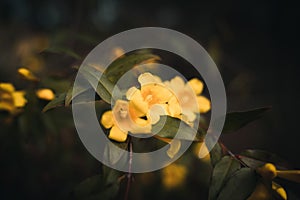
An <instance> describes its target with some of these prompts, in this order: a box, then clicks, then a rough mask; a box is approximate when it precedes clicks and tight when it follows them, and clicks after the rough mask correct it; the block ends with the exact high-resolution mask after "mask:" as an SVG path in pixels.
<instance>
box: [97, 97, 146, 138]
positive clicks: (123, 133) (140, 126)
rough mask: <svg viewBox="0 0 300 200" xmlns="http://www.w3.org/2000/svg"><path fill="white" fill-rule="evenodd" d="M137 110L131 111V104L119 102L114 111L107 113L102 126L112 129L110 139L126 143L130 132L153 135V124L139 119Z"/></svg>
mask: <svg viewBox="0 0 300 200" xmlns="http://www.w3.org/2000/svg"><path fill="white" fill-rule="evenodd" d="M136 116H137V115H136V113H135V110H130V109H129V103H128V102H127V101H123V100H117V101H116V104H115V106H114V108H113V110H112V111H107V112H105V113H104V114H103V115H102V117H101V124H102V125H103V126H104V127H105V128H106V129H109V128H111V130H110V132H109V135H108V138H110V139H112V140H115V141H118V142H124V141H125V140H126V139H127V134H128V132H131V133H151V124H150V123H149V122H148V120H147V119H142V118H137V117H136Z"/></svg>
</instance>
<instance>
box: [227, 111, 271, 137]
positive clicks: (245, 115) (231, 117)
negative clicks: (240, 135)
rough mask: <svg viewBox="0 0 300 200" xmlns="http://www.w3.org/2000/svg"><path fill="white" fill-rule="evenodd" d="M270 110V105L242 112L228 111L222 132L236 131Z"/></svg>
mask: <svg viewBox="0 0 300 200" xmlns="http://www.w3.org/2000/svg"><path fill="white" fill-rule="evenodd" d="M268 110H270V108H269V107H266V108H258V109H253V110H248V111H242V112H231V113H227V114H226V119H225V124H224V127H223V131H222V133H230V132H233V131H236V130H238V129H240V128H242V127H244V126H246V125H247V124H249V123H250V122H252V121H254V120H256V119H258V118H260V117H261V116H262V114H263V113H265V112H266V111H268Z"/></svg>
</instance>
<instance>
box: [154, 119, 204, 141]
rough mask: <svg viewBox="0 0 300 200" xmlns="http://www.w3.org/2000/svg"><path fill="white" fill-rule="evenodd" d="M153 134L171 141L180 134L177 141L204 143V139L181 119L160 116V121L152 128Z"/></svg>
mask: <svg viewBox="0 0 300 200" xmlns="http://www.w3.org/2000/svg"><path fill="white" fill-rule="evenodd" d="M152 132H153V133H156V135H158V136H160V137H163V138H170V139H173V138H174V137H175V136H176V134H177V133H178V135H177V139H181V140H190V141H197V142H198V141H202V140H203V137H204V136H203V135H200V134H199V133H197V131H196V130H195V129H193V128H192V127H191V126H189V125H187V124H186V123H185V122H183V121H181V120H180V119H178V118H174V117H170V116H165V115H164V116H160V120H159V121H158V122H157V123H156V124H154V125H153V126H152ZM179 133H180V135H179Z"/></svg>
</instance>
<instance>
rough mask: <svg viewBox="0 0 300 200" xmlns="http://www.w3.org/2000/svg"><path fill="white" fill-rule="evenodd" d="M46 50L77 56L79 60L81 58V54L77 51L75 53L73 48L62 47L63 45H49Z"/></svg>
mask: <svg viewBox="0 0 300 200" xmlns="http://www.w3.org/2000/svg"><path fill="white" fill-rule="evenodd" d="M45 52H50V53H57V54H65V55H67V56H70V57H72V58H75V59H77V60H80V59H81V56H80V55H78V54H77V53H75V52H74V51H73V50H72V49H69V48H67V47H62V46H52V47H49V48H47V49H45Z"/></svg>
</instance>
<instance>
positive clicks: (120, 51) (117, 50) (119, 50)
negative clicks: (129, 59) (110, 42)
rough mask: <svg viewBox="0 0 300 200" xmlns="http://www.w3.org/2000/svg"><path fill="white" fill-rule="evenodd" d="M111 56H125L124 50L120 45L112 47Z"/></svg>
mask: <svg viewBox="0 0 300 200" xmlns="http://www.w3.org/2000/svg"><path fill="white" fill-rule="evenodd" d="M112 54H113V58H118V57H121V56H125V55H124V54H125V52H124V50H123V49H122V48H121V47H116V48H114V49H113V53H112Z"/></svg>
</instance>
